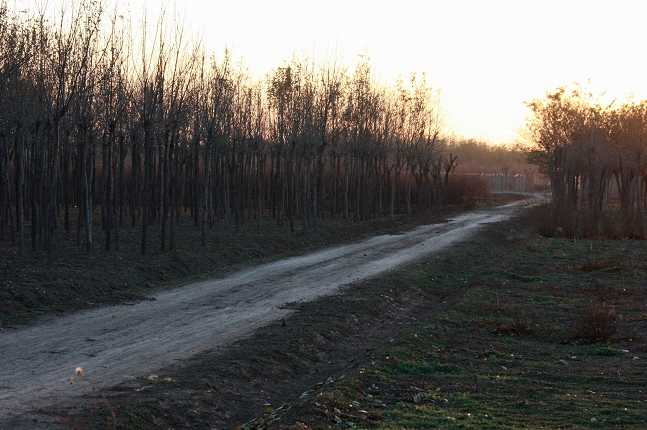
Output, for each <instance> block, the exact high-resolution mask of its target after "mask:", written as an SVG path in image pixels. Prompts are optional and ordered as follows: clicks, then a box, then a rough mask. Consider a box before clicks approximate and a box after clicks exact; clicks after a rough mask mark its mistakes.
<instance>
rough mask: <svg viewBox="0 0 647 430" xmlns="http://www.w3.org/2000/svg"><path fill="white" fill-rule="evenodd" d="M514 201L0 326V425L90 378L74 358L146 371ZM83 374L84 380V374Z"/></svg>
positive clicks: (106, 371) (427, 247) (100, 372)
mask: <svg viewBox="0 0 647 430" xmlns="http://www.w3.org/2000/svg"><path fill="white" fill-rule="evenodd" d="M518 205H519V204H513V205H507V206H502V207H499V208H495V209H490V210H487V211H478V212H472V213H468V214H465V215H461V216H458V217H456V218H454V219H452V220H450V222H448V223H445V224H435V225H429V226H423V227H419V228H417V229H415V230H413V231H410V232H408V233H406V234H401V235H387V236H378V237H374V238H372V239H369V240H366V241H363V242H361V243H356V244H351V245H344V246H339V247H334V248H329V249H326V250H323V251H320V252H316V253H314V254H310V255H306V256H302V257H295V258H289V259H286V260H281V261H277V262H274V263H269V264H264V265H262V266H258V267H254V268H250V269H247V270H243V271H241V272H238V273H234V274H232V275H230V276H228V277H226V278H223V279H217V280H211V281H205V282H199V283H195V284H190V285H185V286H183V287H179V288H177V289H174V290H170V291H166V292H162V293H159V294H158V295H156V296H155V297H154V299H152V300H150V301H144V302H140V303H137V304H135V305H130V306H128V305H126V306H113V307H108V308H103V309H98V310H91V311H84V312H79V313H76V314H73V315H69V316H65V317H59V318H54V317H52V318H51V319H49V320H46V321H42V322H41V323H39V324H37V325H35V326H32V327H27V328H21V329H4V330H2V331H0V356H1V357H2V359H1V360H0V362H1V363H2V365H1V366H0V428H3V425H2V423H3V422H5V423H8V422H9V420H12V421H13V419H14V418H15V417H16V416H20V415H24V414H27V413H30V411H32V413H33V411H35V410H37V409H38V408H40V407H43V406H46V405H49V404H52V403H59V402H60V403H62V404H66V403H67V402H69V401H70V400H71V398H72V397H74V396H77V395H80V394H83V393H84V392H87V391H88V390H90V389H91V388H92V386H91V385H90V384H87V383H83V384H76V385H71V384H70V378H71V377H72V376H73V375H74V369H75V368H76V367H77V366H81V367H82V368H83V369H84V371H85V374H86V377H87V379H88V380H90V381H92V382H93V383H94V384H96V386H111V385H114V384H117V383H119V382H123V381H124V380H128V379H129V378H134V377H137V376H142V375H147V374H149V373H152V372H153V371H155V370H156V369H159V368H161V367H163V366H165V365H166V364H170V363H172V362H174V360H183V359H185V358H188V357H191V356H193V355H195V354H197V353H199V352H201V351H204V350H207V349H209V350H215V349H218V348H223V347H225V346H226V345H227V344H229V343H231V342H233V341H235V340H237V339H240V338H242V337H244V336H246V335H249V334H250V333H252V332H253V331H254V330H255V329H257V328H258V327H261V326H263V325H265V324H268V323H269V322H271V321H275V320H277V319H281V318H284V317H286V316H287V315H288V314H289V313H290V312H292V311H290V310H286V309H284V308H283V307H282V305H284V304H285V303H290V302H298V301H309V300H313V299H315V298H317V297H320V296H324V295H329V294H335V293H337V292H339V291H340V289H342V288H343V287H344V286H345V285H348V284H350V283H352V282H354V281H357V280H359V279H365V278H369V277H372V276H376V275H379V274H380V273H384V272H387V271H389V270H392V269H394V268H396V267H398V266H401V265H403V264H406V263H410V262H413V261H414V260H416V259H419V258H422V257H425V256H427V255H429V254H431V253H434V252H437V251H439V250H441V249H443V248H444V247H446V246H448V245H450V244H452V243H455V242H457V241H460V240H463V239H465V238H466V237H468V236H469V235H471V234H473V233H474V232H475V231H476V230H477V229H478V228H479V226H481V225H483V224H487V223H492V222H497V221H501V220H504V219H506V218H508V217H509V216H510V215H511V214H512V213H513V211H514V210H515V208H516V207H517V206H518ZM84 382H85V381H84Z"/></svg>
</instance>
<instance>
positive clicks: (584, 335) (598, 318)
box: [576, 300, 618, 343]
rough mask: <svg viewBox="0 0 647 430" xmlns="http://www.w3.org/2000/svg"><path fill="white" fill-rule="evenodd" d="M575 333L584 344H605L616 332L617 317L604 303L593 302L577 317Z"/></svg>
mask: <svg viewBox="0 0 647 430" xmlns="http://www.w3.org/2000/svg"><path fill="white" fill-rule="evenodd" d="M576 331H577V336H578V338H579V339H581V340H582V341H583V342H584V343H597V342H601V343H604V342H607V341H608V340H609V339H610V338H611V337H612V336H613V335H614V334H616V332H617V331H618V315H617V314H616V312H615V310H614V309H613V308H612V307H610V306H609V305H607V304H606V303H605V302H603V301H600V300H595V301H593V303H592V304H591V305H589V306H588V307H587V309H586V311H585V312H584V313H583V314H582V315H581V316H580V317H579V319H578V324H577V327H576Z"/></svg>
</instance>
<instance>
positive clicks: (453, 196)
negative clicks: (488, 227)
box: [445, 175, 491, 204]
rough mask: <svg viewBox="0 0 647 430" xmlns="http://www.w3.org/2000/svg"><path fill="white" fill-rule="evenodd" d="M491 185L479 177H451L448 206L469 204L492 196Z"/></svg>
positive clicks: (448, 189)
mask: <svg viewBox="0 0 647 430" xmlns="http://www.w3.org/2000/svg"><path fill="white" fill-rule="evenodd" d="M490 192H491V190H490V184H488V182H487V180H486V179H485V178H483V177H481V176H479V175H452V176H450V177H449V185H448V187H447V195H446V196H445V202H446V203H447V204H460V203H467V202H471V201H474V200H477V199H479V198H483V197H487V196H489V195H490Z"/></svg>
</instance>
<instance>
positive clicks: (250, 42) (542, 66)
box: [17, 0, 647, 142]
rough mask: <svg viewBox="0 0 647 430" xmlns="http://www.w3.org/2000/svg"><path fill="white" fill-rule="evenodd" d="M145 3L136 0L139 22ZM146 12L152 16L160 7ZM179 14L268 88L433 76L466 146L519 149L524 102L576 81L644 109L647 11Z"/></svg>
mask: <svg viewBox="0 0 647 430" xmlns="http://www.w3.org/2000/svg"><path fill="white" fill-rule="evenodd" d="M17 1H18V2H20V0H17ZM41 1H42V0H41ZM68 1H70V0H68ZM144 1H145V0H130V9H131V12H132V14H133V16H135V17H136V16H138V14H139V13H140V12H141V10H142V9H143V4H144ZM165 3H166V4H169V2H168V1H166V2H165ZM146 4H147V5H148V8H149V9H150V10H155V9H156V8H157V9H159V8H160V5H161V4H162V2H161V0H155V1H154V0H146ZM175 7H176V9H177V10H178V11H180V13H181V14H184V15H185V20H186V25H187V27H188V28H189V29H190V30H191V31H194V32H196V33H201V34H204V39H205V42H206V45H207V47H208V49H209V50H211V51H214V52H216V53H217V54H218V53H222V51H223V49H224V47H225V46H227V47H229V48H231V50H232V53H233V57H234V58H235V59H238V58H242V60H243V62H244V64H246V65H247V66H249V68H250V70H251V71H252V73H254V74H255V75H256V76H259V77H262V76H264V75H265V74H266V73H268V72H269V71H270V70H271V69H272V68H275V67H277V66H280V65H281V64H282V63H283V62H284V61H286V60H289V59H290V58H291V57H292V54H293V53H297V54H304V53H305V54H308V53H313V52H314V53H315V54H316V55H320V56H322V55H323V56H325V55H334V56H337V57H341V58H342V59H343V62H344V64H348V65H349V66H350V65H352V64H353V62H354V61H355V59H356V58H357V55H358V54H363V53H367V54H368V55H369V57H370V59H371V62H372V65H373V70H374V72H375V74H376V75H377V77H378V78H379V80H380V81H382V82H384V83H386V84H393V83H395V80H396V78H397V76H398V75H399V74H403V75H405V76H407V75H408V74H409V73H410V72H423V71H424V72H426V74H427V82H428V84H429V85H431V86H433V87H435V88H441V89H442V94H443V103H444V107H445V112H446V120H447V123H448V125H449V126H450V129H451V130H452V131H454V132H456V133H457V134H459V135H464V136H467V137H477V138H484V139H488V140H490V141H493V142H510V141H513V140H515V139H516V138H517V130H518V129H519V128H520V127H522V126H523V124H524V118H525V116H526V115H527V113H528V112H527V109H526V107H525V106H524V104H523V102H524V101H529V100H532V99H533V98H537V97H542V96H543V95H544V94H545V93H546V91H552V90H554V89H555V88H557V87H558V86H562V85H567V84H571V83H573V82H575V81H578V82H580V83H586V81H587V80H588V79H592V83H593V85H594V87H595V88H596V89H598V90H600V91H602V90H608V92H609V93H610V94H611V95H613V96H614V97H618V98H620V99H624V98H625V97H626V96H627V95H628V94H629V93H630V92H633V93H635V95H636V97H637V98H641V99H642V98H647V55H646V54H647V52H646V51H647V25H645V23H644V21H645V18H647V1H622V0H614V1H613V2H611V1H599V0H590V1H581V0H572V1H568V0H562V1H554V0H540V1H536V0H524V1H512V0H489V1H483V0H481V1H478V0H463V1H461V0H454V1H436V0H427V1H425V0H399V1H397V2H395V1H389V2H386V1H370V0H325V1H321V0H319V1H312V0H235V1H234V0H192V1H186V2H181V1H180V0H177V1H176V6H175ZM300 56H302V55H300Z"/></svg>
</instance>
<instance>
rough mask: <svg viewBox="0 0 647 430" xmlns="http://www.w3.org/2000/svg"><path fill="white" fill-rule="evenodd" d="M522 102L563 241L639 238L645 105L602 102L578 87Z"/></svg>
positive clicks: (646, 182) (646, 203)
mask: <svg viewBox="0 0 647 430" xmlns="http://www.w3.org/2000/svg"><path fill="white" fill-rule="evenodd" d="M527 105H528V107H529V108H530V111H531V114H530V116H529V117H528V119H527V124H526V131H527V134H528V138H529V140H530V141H531V142H532V144H533V148H532V151H531V152H530V158H531V160H532V161H533V162H534V163H536V164H538V165H539V166H541V168H542V169H543V171H544V172H545V173H546V174H547V175H548V176H549V177H550V181H551V191H552V200H553V223H554V224H553V226H554V227H555V228H558V229H561V231H563V233H564V234H565V235H567V236H568V237H576V236H584V237H594V236H596V235H598V234H601V233H602V234H606V235H609V236H613V237H636V238H638V237H640V238H642V237H644V236H645V225H644V223H645V220H644V213H645V209H646V208H647V199H646V197H647V195H646V192H647V187H646V186H647V100H634V99H631V98H630V99H629V100H627V101H625V102H622V103H617V102H615V101H614V102H611V103H603V102H602V101H601V99H600V97H598V96H595V95H594V94H592V93H591V92H590V91H588V90H586V89H585V88H583V87H582V86H581V85H578V84H576V85H574V86H573V87H572V88H568V87H560V88H558V89H556V90H555V91H553V92H548V93H547V94H546V97H544V98H541V99H535V100H533V101H531V102H529V103H527ZM612 191H613V192H612ZM616 196H617V197H616Z"/></svg>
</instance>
